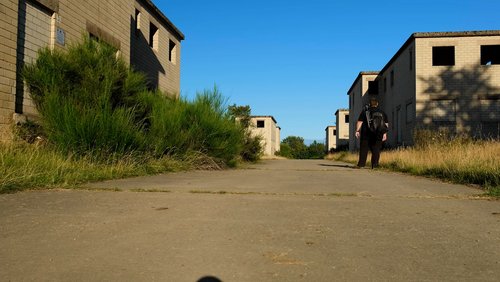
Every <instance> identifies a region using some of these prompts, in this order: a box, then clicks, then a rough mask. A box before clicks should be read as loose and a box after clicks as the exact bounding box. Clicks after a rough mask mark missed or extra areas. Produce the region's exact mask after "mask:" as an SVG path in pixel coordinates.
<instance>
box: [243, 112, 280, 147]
mask: <svg viewBox="0 0 500 282" xmlns="http://www.w3.org/2000/svg"><path fill="white" fill-rule="evenodd" d="M250 129H251V131H252V135H254V136H261V137H262V147H263V153H264V156H274V154H275V153H276V152H278V151H279V150H280V144H281V139H280V138H281V137H280V134H281V128H280V127H279V126H278V125H277V122H276V120H275V119H274V117H273V116H251V117H250Z"/></svg>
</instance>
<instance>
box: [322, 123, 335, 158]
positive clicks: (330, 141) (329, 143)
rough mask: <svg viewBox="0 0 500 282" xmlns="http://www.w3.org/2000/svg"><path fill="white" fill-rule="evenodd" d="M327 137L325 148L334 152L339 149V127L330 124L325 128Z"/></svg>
mask: <svg viewBox="0 0 500 282" xmlns="http://www.w3.org/2000/svg"><path fill="white" fill-rule="evenodd" d="M325 133H326V139H325V149H326V152H327V153H328V152H332V151H334V150H335V149H337V127H336V126H333V125H329V126H327V127H326V128H325Z"/></svg>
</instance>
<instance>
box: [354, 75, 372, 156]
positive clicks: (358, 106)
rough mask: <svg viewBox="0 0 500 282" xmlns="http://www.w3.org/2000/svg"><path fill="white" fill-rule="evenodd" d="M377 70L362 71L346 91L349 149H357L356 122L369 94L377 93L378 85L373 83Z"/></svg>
mask: <svg viewBox="0 0 500 282" xmlns="http://www.w3.org/2000/svg"><path fill="white" fill-rule="evenodd" d="M378 73H379V72H378V71H363V72H360V73H359V75H358V76H357V77H356V79H355V80H354V83H353V84H352V86H351V88H350V89H349V91H348V92H347V93H348V95H349V116H351V117H352V118H351V119H349V136H352V138H349V150H351V151H352V150H358V149H359V139H357V138H356V137H355V133H356V123H357V121H358V117H359V114H360V113H361V111H362V109H363V106H364V105H366V104H368V102H369V100H370V99H369V96H370V95H377V94H378V93H376V91H378V86H377V85H376V84H375V79H377V76H378Z"/></svg>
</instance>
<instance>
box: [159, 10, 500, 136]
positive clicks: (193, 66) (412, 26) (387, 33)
mask: <svg viewBox="0 0 500 282" xmlns="http://www.w3.org/2000/svg"><path fill="white" fill-rule="evenodd" d="M153 1H154V3H155V4H156V5H157V6H158V7H159V8H160V9H161V10H162V11H163V13H164V14H165V15H166V16H167V17H168V18H169V19H170V20H171V21H172V22H173V23H174V24H175V25H176V26H177V27H178V28H179V29H180V30H181V31H182V32H183V33H184V35H185V36H186V39H185V41H183V42H182V44H181V46H182V47H181V48H182V49H181V96H183V97H187V98H188V99H192V98H193V97H194V96H195V95H196V93H197V92H200V91H203V90H204V89H211V88H213V87H214V85H217V87H218V88H219V90H220V91H221V92H222V94H223V95H224V97H226V98H227V99H228V104H237V105H249V106H250V107H251V109H252V114H253V115H272V116H274V117H275V119H276V120H277V122H278V125H279V126H280V127H281V138H282V139H283V138H286V137H287V136H292V135H293V136H300V137H303V138H304V139H316V140H320V141H322V140H324V136H325V128H326V127H327V126H328V125H335V115H334V113H335V111H336V110H337V109H339V108H347V107H348V101H349V100H348V96H347V91H348V89H349V88H350V86H351V85H352V83H353V82H354V79H355V78H356V76H357V75H358V73H359V72H360V71H369V70H381V69H382V68H383V67H384V65H385V64H386V63H387V62H388V61H389V60H390V58H391V57H392V56H393V55H394V54H395V53H396V52H397V50H398V49H399V48H400V47H401V46H402V44H403V43H404V42H405V41H406V40H407V39H408V37H409V36H410V35H411V34H412V33H414V32H434V31H465V30H498V29H500V17H499V16H498V11H500V1H498V0H491V1H489V0H488V1H487V0H471V1H460V0H455V1H451V0H432V1H429V0H419V1H350V0H343V1H338V0H308V1H295V0H288V1H285V0H274V1H273V0H253V1H238V0H219V1H217V0H214V1H207V0H168V1H162V0H153Z"/></svg>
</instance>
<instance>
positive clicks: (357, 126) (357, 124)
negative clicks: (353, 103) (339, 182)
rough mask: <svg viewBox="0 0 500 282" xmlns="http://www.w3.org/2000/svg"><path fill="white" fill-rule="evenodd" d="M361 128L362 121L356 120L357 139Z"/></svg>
mask: <svg viewBox="0 0 500 282" xmlns="http://www.w3.org/2000/svg"><path fill="white" fill-rule="evenodd" d="M361 126H363V121H362V120H358V122H357V123H356V134H355V135H356V138H359V136H360V135H361V133H360V131H361Z"/></svg>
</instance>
